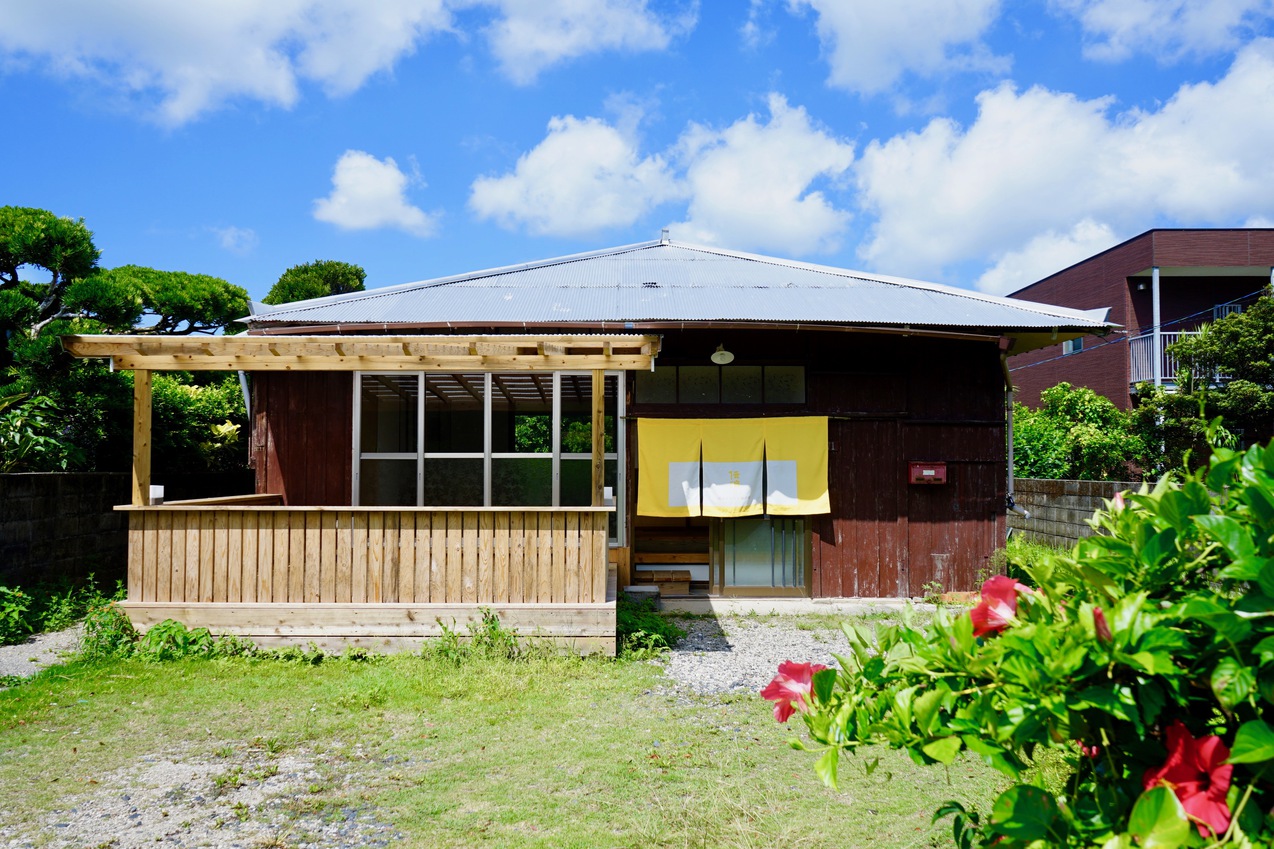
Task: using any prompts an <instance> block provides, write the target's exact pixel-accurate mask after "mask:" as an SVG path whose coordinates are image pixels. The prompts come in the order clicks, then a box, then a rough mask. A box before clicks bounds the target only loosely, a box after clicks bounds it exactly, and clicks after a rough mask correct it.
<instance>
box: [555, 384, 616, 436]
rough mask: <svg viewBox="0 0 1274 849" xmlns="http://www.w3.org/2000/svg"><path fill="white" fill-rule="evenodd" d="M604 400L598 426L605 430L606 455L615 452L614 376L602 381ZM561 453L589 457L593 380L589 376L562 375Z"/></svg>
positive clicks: (591, 433)
mask: <svg viewBox="0 0 1274 849" xmlns="http://www.w3.org/2000/svg"><path fill="white" fill-rule="evenodd" d="M605 386H606V400H605V402H604V407H603V410H604V413H603V419H602V426H603V427H604V428H605V435H604V436H603V443H604V445H605V448H604V449H603V450H604V451H606V452H609V453H612V454H613V453H614V452H615V412H616V410H617V406H616V405H617V400H616V397H617V396H616V393H617V391H618V387H619V380H618V378H617V377H615V376H614V375H608V376H607V377H606V383H605ZM562 453H563V454H589V455H591V454H592V453H593V376H592V375H589V374H582V375H581V374H564V375H562Z"/></svg>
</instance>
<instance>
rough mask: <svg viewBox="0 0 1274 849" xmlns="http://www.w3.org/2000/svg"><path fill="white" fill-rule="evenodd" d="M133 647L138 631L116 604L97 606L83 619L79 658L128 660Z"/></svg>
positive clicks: (104, 603)
mask: <svg viewBox="0 0 1274 849" xmlns="http://www.w3.org/2000/svg"><path fill="white" fill-rule="evenodd" d="M136 643H137V630H136V629H135V628H133V623H132V622H131V621H130V620H129V618H128V614H126V613H125V612H124V611H123V610H122V609H121V608H120V606H119V605H118V604H114V603H113V602H103V603H101V604H96V605H94V606H93V607H91V608H90V609H89V611H88V614H87V615H86V616H85V617H84V634H83V636H81V637H80V657H82V658H84V659H85V660H108V659H111V658H121V657H131V656H132V654H133V649H134V646H135V644H136Z"/></svg>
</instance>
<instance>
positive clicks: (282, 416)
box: [249, 371, 354, 506]
mask: <svg viewBox="0 0 1274 849" xmlns="http://www.w3.org/2000/svg"><path fill="white" fill-rule="evenodd" d="M251 380H252V419H253V422H252V443H251V453H250V455H249V456H250V457H251V465H252V467H253V468H254V469H255V470H256V475H257V486H256V489H257V492H276V493H279V494H280V495H282V496H283V503H284V504H291V505H296V506H301V505H304V506H328V505H330V506H347V505H349V503H350V500H351V493H352V486H353V484H352V480H353V458H352V451H351V449H352V446H353V441H352V438H351V434H352V427H353V416H354V394H353V391H354V390H353V387H354V383H353V380H354V378H353V376H352V375H351V374H350V373H349V372H321V371H307V372H299V373H295V374H293V373H289V372H254V373H253V374H252V376H251Z"/></svg>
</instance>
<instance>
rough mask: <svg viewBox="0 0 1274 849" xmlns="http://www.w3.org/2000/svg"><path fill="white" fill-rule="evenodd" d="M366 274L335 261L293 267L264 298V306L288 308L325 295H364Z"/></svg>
mask: <svg viewBox="0 0 1274 849" xmlns="http://www.w3.org/2000/svg"><path fill="white" fill-rule="evenodd" d="M366 279H367V272H366V271H364V270H363V268H362V266H358V265H354V264H352V263H348V262H340V261H338V260H334V259H316V260H314V261H313V262H307V263H303V264H301V265H294V266H292V267H291V268H289V269H288V270H287V271H285V272H283V274H282V275H281V276H280V277H279V279H278V282H276V283H275V284H274V285H273V286H271V287H270V292H269V294H267V295H266V296H265V303H267V304H289V303H292V302H293V301H308V300H310V299H311V298H322V297H325V296H327V295H343V294H345V293H346V292H361V291H363V281H365V280H366Z"/></svg>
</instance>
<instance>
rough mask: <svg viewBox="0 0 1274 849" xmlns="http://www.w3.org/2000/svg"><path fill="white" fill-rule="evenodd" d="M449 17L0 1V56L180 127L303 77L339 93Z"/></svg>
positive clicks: (286, 98) (334, 2)
mask: <svg viewBox="0 0 1274 849" xmlns="http://www.w3.org/2000/svg"><path fill="white" fill-rule="evenodd" d="M449 24H450V16H449V14H448V12H447V11H446V10H445V9H444V8H443V0H386V2H378V3H376V4H375V5H374V6H371V5H368V4H366V3H363V2H360V0H271V2H267V3H262V2H257V0H187V2H179V3H173V2H164V0H117V2H111V3H101V2H98V0H42V2H40V3H4V4H0V53H3V54H8V55H9V57H10V58H14V57H18V58H20V59H22V60H24V61H26V62H28V63H32V64H36V65H41V66H44V67H45V68H46V69H47V70H49V71H51V72H52V73H54V74H56V75H59V76H65V77H74V78H85V79H89V80H92V81H94V82H96V83H98V84H100V85H102V86H103V87H105V88H106V89H108V90H119V91H122V92H123V93H125V94H126V95H128V96H129V97H135V98H137V99H139V100H141V101H142V102H144V103H148V104H150V105H152V106H153V108H154V110H155V117H156V118H157V119H158V120H160V121H161V122H162V123H165V124H169V125H178V124H182V123H185V122H187V121H189V120H191V119H193V118H195V117H197V116H198V115H200V114H202V113H204V112H206V111H208V110H211V109H215V108H217V107H218V106H221V105H222V104H224V103H226V102H227V101H231V100H233V99H236V98H249V99H254V100H259V101H262V102H264V103H267V104H271V105H276V106H283V107H288V106H291V105H292V104H294V103H295V102H296V100H297V97H298V86H299V84H300V82H301V81H312V82H315V83H318V84H320V85H322V86H323V87H324V88H325V89H326V90H327V91H329V92H330V93H333V94H343V93H348V92H350V91H353V90H354V89H357V88H358V87H359V86H360V85H362V84H363V82H365V81H366V79H367V78H368V77H369V76H371V75H372V74H374V73H376V72H378V71H382V70H386V69H389V68H391V67H392V66H393V65H394V63H395V62H396V61H397V60H398V59H400V58H401V57H402V56H404V55H405V54H407V53H410V52H411V51H412V50H413V49H414V47H415V44H416V42H417V41H419V40H420V39H422V38H424V37H425V36H427V35H428V34H429V33H431V32H434V31H437V30H440V29H444V28H446V27H448V26H449Z"/></svg>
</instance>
